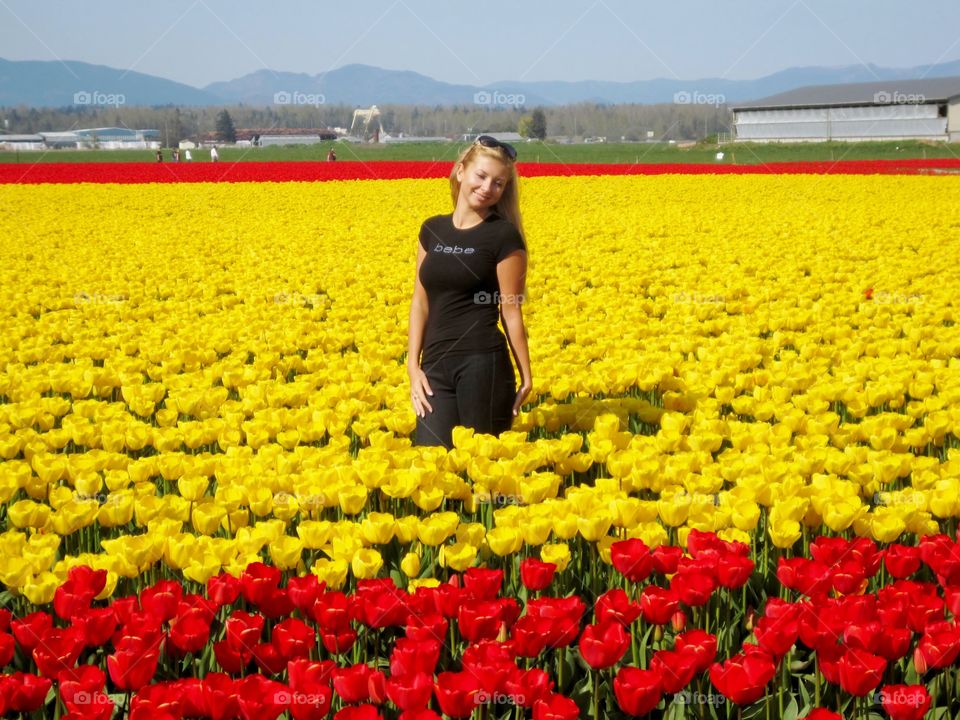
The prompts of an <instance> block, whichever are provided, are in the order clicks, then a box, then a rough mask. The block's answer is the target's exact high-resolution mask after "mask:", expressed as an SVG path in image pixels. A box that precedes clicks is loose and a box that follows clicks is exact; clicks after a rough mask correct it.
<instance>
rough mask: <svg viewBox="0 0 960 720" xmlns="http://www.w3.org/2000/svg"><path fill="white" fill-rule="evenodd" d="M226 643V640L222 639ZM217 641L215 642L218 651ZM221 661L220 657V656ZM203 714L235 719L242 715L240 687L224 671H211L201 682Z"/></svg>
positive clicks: (217, 719)
mask: <svg viewBox="0 0 960 720" xmlns="http://www.w3.org/2000/svg"><path fill="white" fill-rule="evenodd" d="M221 642H223V643H224V645H225V644H226V642H225V641H221ZM216 647H217V643H215V644H214V652H216ZM218 661H219V658H218ZM200 697H201V700H202V704H203V709H204V712H203V713H199V714H200V715H203V716H208V717H211V718H213V720H233V718H236V717H239V716H240V689H239V687H238V686H237V685H236V683H235V681H234V680H233V679H232V678H231V677H229V676H228V675H224V674H223V673H218V672H215V673H210V674H208V675H207V676H206V677H205V678H204V679H203V680H201V682H200Z"/></svg>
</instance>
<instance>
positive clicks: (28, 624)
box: [10, 611, 53, 652]
mask: <svg viewBox="0 0 960 720" xmlns="http://www.w3.org/2000/svg"><path fill="white" fill-rule="evenodd" d="M51 629H53V616H51V615H50V614H49V613H45V612H42V611H37V612H33V613H30V614H29V615H25V616H24V617H22V618H18V619H16V620H11V621H10V631H11V632H12V633H13V636H14V637H15V638H16V639H17V644H18V645H20V647H22V648H23V649H24V650H26V651H27V652H30V651H31V650H33V649H34V648H35V647H36V646H37V643H39V642H40V640H42V639H43V638H44V637H45V636H46V634H47V633H48V632H49V631H50V630H51Z"/></svg>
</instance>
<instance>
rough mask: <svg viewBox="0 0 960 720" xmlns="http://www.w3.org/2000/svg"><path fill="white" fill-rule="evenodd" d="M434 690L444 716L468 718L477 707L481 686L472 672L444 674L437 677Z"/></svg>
mask: <svg viewBox="0 0 960 720" xmlns="http://www.w3.org/2000/svg"><path fill="white" fill-rule="evenodd" d="M433 690H434V693H436V696H437V703H438V704H439V705H440V710H441V711H442V712H443V714H444V715H449V716H450V717H452V718H468V717H470V716H471V715H472V714H473V710H474V708H475V707H476V706H477V703H476V695H477V693H478V692H480V684H479V682H478V680H477V678H476V677H475V676H474V674H473V673H471V672H442V673H440V674H439V675H437V679H436V681H435V682H434V686H433Z"/></svg>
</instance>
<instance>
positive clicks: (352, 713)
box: [333, 705, 383, 720]
mask: <svg viewBox="0 0 960 720" xmlns="http://www.w3.org/2000/svg"><path fill="white" fill-rule="evenodd" d="M382 717H383V716H382V715H381V714H380V712H379V711H378V710H377V708H376V707H375V706H373V705H360V706H358V707H345V708H344V709H343V710H340V711H339V712H337V714H336V715H334V716H333V720H381V719H382Z"/></svg>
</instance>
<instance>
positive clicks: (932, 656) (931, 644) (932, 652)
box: [913, 621, 960, 675]
mask: <svg viewBox="0 0 960 720" xmlns="http://www.w3.org/2000/svg"><path fill="white" fill-rule="evenodd" d="M958 655H960V628H958V627H957V625H956V623H955V622H947V621H941V622H937V623H930V624H929V625H928V626H927V628H926V632H924V634H923V635H922V636H921V638H920V640H919V641H918V642H917V647H916V649H915V650H914V651H913V663H914V666H915V667H916V669H917V672H918V673H920V674H921V675H922V674H924V673H925V672H927V670H929V669H930V668H936V669H940V668H945V667H949V666H950V665H953V663H954V662H955V661H956V659H957V657H958Z"/></svg>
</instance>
